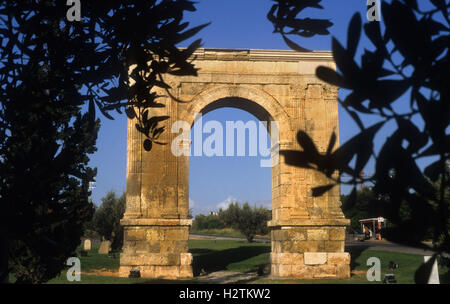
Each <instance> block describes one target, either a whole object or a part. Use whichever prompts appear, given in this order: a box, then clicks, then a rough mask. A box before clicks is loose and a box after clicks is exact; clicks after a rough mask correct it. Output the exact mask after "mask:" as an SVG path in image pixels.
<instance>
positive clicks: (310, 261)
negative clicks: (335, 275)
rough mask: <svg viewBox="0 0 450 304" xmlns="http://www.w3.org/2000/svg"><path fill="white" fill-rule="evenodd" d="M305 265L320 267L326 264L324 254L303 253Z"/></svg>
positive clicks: (325, 255)
mask: <svg viewBox="0 0 450 304" xmlns="http://www.w3.org/2000/svg"><path fill="white" fill-rule="evenodd" d="M303 259H304V263H305V265H322V264H326V262H327V254H326V253H325V252H305V253H304V255H303Z"/></svg>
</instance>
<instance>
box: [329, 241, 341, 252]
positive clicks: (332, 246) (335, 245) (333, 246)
mask: <svg viewBox="0 0 450 304" xmlns="http://www.w3.org/2000/svg"><path fill="white" fill-rule="evenodd" d="M344 247H345V242H344V241H325V251H327V252H344Z"/></svg>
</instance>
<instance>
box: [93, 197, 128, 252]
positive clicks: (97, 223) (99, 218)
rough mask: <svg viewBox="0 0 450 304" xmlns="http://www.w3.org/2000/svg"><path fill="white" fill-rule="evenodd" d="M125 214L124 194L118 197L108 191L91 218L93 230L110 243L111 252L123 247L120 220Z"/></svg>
mask: <svg viewBox="0 0 450 304" xmlns="http://www.w3.org/2000/svg"><path fill="white" fill-rule="evenodd" d="M124 213H125V193H123V194H122V195H121V196H120V197H117V196H116V193H115V192H114V191H110V192H108V193H107V194H106V196H105V197H103V198H102V204H101V205H100V207H99V208H98V209H97V211H96V212H95V214H94V217H93V220H92V222H93V227H94V230H95V231H96V232H97V233H98V234H99V235H100V236H102V237H104V238H105V239H106V240H109V241H111V249H112V250H120V249H121V248H122V245H123V227H122V226H121V225H120V220H121V219H122V218H123V214H124Z"/></svg>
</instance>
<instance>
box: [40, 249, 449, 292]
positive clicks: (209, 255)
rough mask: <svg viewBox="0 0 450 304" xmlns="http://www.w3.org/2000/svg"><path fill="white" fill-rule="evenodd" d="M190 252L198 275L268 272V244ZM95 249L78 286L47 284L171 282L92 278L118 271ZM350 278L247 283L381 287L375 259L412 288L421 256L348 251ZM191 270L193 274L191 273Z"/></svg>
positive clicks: (56, 281) (86, 260) (61, 278)
mask: <svg viewBox="0 0 450 304" xmlns="http://www.w3.org/2000/svg"><path fill="white" fill-rule="evenodd" d="M189 245H190V252H191V253H192V254H193V256H194V262H193V267H194V269H195V270H197V271H199V270H201V269H203V270H204V271H206V272H212V271H236V272H251V271H257V269H258V268H259V267H265V269H266V270H267V269H268V260H269V254H270V244H263V243H250V244H249V243H246V242H244V241H229V240H217V241H213V240H191V241H189ZM97 250H98V245H97V244H93V249H92V250H91V251H90V252H89V256H88V257H80V260H81V269H82V275H81V282H68V281H67V279H66V274H65V272H63V273H62V274H61V275H60V276H59V277H57V278H55V279H53V280H51V281H50V282H49V283H50V284H66V283H81V284H117V283H118V284H133V283H174V281H170V280H163V279H129V278H118V277H114V276H96V275H89V274H88V273H93V272H95V271H98V270H102V271H104V272H106V271H109V272H116V271H117V270H118V268H119V256H118V255H117V256H116V257H115V258H110V257H108V256H107V255H100V254H97ZM350 254H351V257H352V260H351V268H352V273H353V274H352V277H351V278H350V279H345V280H338V279H314V280H293V279H276V280H272V279H270V278H268V277H267V276H266V277H264V276H263V277H259V278H258V279H256V280H253V281H251V282H249V283H265V284H280V283H282V284H290V283H294V284H311V283H312V284H381V282H369V281H367V279H366V275H365V273H366V271H367V269H368V268H369V266H367V265H366V261H367V259H368V258H369V257H378V258H379V259H380V261H381V270H382V275H381V278H383V277H384V274H385V273H394V274H395V277H396V279H397V282H398V283H399V284H413V283H414V272H415V270H416V269H417V268H418V267H419V265H420V264H421V263H422V262H423V256H421V255H415V254H405V253H396V252H383V251H373V250H355V249H353V250H351V251H350ZM390 261H394V262H395V263H396V264H398V265H399V268H398V269H395V270H393V271H391V270H389V269H388V265H389V262H390ZM195 270H194V271H195ZM443 272H444V269H442V268H441V269H440V274H441V281H443V282H442V283H444V282H447V283H448V280H447V279H446V278H445V277H446V276H445V275H443ZM447 276H448V275H447ZM176 283H196V280H195V279H193V280H185V281H176Z"/></svg>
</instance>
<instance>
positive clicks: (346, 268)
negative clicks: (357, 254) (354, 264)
mask: <svg viewBox="0 0 450 304" xmlns="http://www.w3.org/2000/svg"><path fill="white" fill-rule="evenodd" d="M336 278H342V279H346V278H350V265H349V264H338V265H336Z"/></svg>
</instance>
